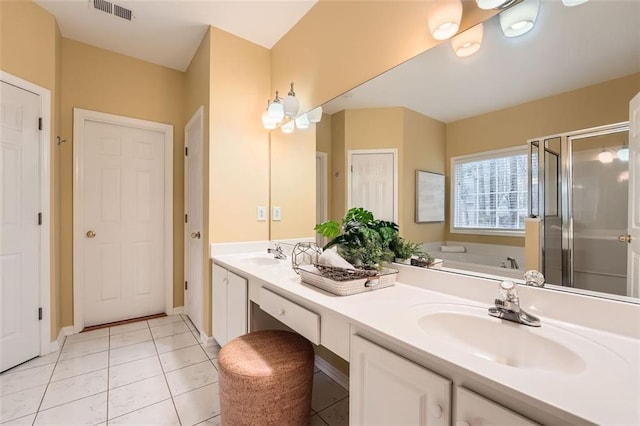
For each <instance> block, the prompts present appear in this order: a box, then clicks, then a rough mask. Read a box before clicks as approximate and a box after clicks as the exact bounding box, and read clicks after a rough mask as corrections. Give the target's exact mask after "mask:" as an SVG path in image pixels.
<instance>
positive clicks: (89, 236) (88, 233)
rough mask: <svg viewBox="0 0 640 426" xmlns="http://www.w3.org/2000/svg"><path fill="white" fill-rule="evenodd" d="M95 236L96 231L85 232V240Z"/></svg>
mask: <svg viewBox="0 0 640 426" xmlns="http://www.w3.org/2000/svg"><path fill="white" fill-rule="evenodd" d="M95 236H96V231H87V238H93V237H95Z"/></svg>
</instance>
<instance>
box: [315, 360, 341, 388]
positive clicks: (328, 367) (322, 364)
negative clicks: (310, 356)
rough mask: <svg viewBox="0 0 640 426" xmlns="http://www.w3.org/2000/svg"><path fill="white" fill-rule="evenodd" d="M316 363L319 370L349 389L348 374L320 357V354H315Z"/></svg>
mask: <svg viewBox="0 0 640 426" xmlns="http://www.w3.org/2000/svg"><path fill="white" fill-rule="evenodd" d="M315 364H316V367H318V370H320V371H322V372H323V373H324V374H326V375H327V376H329V377H330V378H331V379H333V381H334V382H336V383H337V384H339V385H340V386H342V387H343V388H345V389H346V390H349V377H348V376H347V375H346V374H344V373H343V372H342V371H340V370H338V369H337V368H336V367H334V366H333V365H332V364H329V363H328V362H327V361H326V360H325V359H324V358H322V357H319V356H318V355H316V356H315Z"/></svg>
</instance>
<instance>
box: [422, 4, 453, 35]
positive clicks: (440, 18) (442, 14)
mask: <svg viewBox="0 0 640 426" xmlns="http://www.w3.org/2000/svg"><path fill="white" fill-rule="evenodd" d="M461 19H462V1H461V0H440V1H438V2H437V3H435V5H434V6H433V8H432V9H431V10H430V11H429V17H428V19H427V22H428V24H429V30H430V31H431V34H432V35H433V38H435V39H436V40H446V39H448V38H451V37H453V35H454V34H455V33H457V32H458V28H460V21H461Z"/></svg>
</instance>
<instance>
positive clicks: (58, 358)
mask: <svg viewBox="0 0 640 426" xmlns="http://www.w3.org/2000/svg"><path fill="white" fill-rule="evenodd" d="M66 344H67V338H66V337H65V338H64V342H62V347H61V348H60V352H59V353H58V357H57V358H56V362H55V364H54V366H53V370H51V375H50V376H49V381H48V382H47V385H46V386H45V388H44V392H43V393H42V398H40V403H39V404H38V408H36V415H35V416H34V417H33V423H31V425H32V426H33V425H35V424H36V419H37V418H38V414H39V413H40V407H42V403H43V402H44V397H45V395H46V394H47V390H48V389H49V385H50V384H51V378H52V377H53V373H54V372H55V371H56V367H57V366H58V362H60V356H61V355H62V350H63V349H64V346H65V345H66Z"/></svg>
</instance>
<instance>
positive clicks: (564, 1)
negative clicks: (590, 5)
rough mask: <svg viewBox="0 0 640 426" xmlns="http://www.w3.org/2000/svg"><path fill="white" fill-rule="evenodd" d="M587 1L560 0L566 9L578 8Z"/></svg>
mask: <svg viewBox="0 0 640 426" xmlns="http://www.w3.org/2000/svg"><path fill="white" fill-rule="evenodd" d="M587 1H589V0H562V4H564V5H565V6H568V7H573V6H578V5H581V4H582V3H586V2H587Z"/></svg>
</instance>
